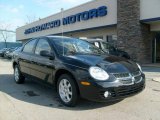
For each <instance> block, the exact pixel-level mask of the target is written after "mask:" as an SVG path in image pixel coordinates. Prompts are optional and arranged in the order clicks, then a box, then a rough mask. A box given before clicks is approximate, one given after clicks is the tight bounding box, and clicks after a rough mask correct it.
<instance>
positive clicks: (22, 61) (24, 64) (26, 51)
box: [19, 39, 37, 75]
mask: <svg viewBox="0 0 160 120" xmlns="http://www.w3.org/2000/svg"><path fill="white" fill-rule="evenodd" d="M36 42H37V39H34V40H31V41H29V42H28V43H26V44H25V45H24V47H23V49H22V52H20V53H19V65H20V69H21V72H23V73H25V74H28V75H30V68H31V64H32V56H33V55H34V51H33V50H34V47H35V44H36Z"/></svg>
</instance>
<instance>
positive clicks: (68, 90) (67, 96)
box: [59, 79, 72, 102]
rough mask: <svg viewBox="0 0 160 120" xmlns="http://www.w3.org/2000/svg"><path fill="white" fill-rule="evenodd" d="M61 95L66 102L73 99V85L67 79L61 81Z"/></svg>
mask: <svg viewBox="0 0 160 120" xmlns="http://www.w3.org/2000/svg"><path fill="white" fill-rule="evenodd" d="M59 95H60V97H61V99H62V100H63V101H64V102H70V101H71V99H72V86H71V84H70V82H69V81H68V80H67V79H62V80H61V81H60V83H59Z"/></svg>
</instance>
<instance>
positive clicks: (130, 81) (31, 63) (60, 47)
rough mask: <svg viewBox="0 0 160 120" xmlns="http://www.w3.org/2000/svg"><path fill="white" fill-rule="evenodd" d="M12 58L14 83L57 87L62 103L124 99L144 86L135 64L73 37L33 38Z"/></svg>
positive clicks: (74, 103)
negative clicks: (36, 82)
mask: <svg viewBox="0 0 160 120" xmlns="http://www.w3.org/2000/svg"><path fill="white" fill-rule="evenodd" d="M13 58H14V59H13V68H14V79H15V82H16V83H23V82H24V80H25V78H30V79H31V78H32V79H36V80H39V81H43V83H44V82H45V83H49V84H51V85H53V86H55V87H56V88H57V93H58V95H59V98H60V100H61V102H62V103H63V104H65V105H66V106H75V105H76V103H77V100H78V98H79V97H82V98H85V99H88V100H92V101H99V102H105V101H112V100H119V99H124V98H126V97H128V96H132V95H135V94H137V93H139V92H141V91H142V90H143V89H144V87H145V75H144V73H143V72H142V70H141V67H140V65H139V64H137V63H135V62H132V61H130V60H126V59H123V58H119V57H116V56H111V55H106V53H105V52H103V51H102V50H101V49H99V48H97V47H95V46H94V45H92V44H90V43H89V42H87V41H84V40H79V39H76V38H68V37H58V36H46V37H39V38H34V39H31V40H30V41H28V42H27V43H26V44H25V45H24V46H23V47H22V49H21V50H19V51H18V52H16V54H15V55H14V57H13Z"/></svg>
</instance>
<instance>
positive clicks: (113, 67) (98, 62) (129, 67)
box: [68, 55, 139, 73]
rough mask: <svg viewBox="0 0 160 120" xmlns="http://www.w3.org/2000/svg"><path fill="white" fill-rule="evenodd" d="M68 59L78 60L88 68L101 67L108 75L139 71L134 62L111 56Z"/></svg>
mask: <svg viewBox="0 0 160 120" xmlns="http://www.w3.org/2000/svg"><path fill="white" fill-rule="evenodd" d="M68 57H69V58H72V59H75V60H79V61H81V62H83V63H86V64H88V65H89V66H98V67H101V68H103V69H104V70H106V71H107V72H110V73H117V72H135V71H138V70H139V68H138V66H137V64H136V63H135V62H133V61H131V60H127V59H124V58H121V57H116V56H112V55H101V56H96V55H73V56H68Z"/></svg>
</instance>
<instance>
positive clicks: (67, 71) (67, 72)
mask: <svg viewBox="0 0 160 120" xmlns="http://www.w3.org/2000/svg"><path fill="white" fill-rule="evenodd" d="M63 74H67V75H69V76H71V77H72V78H73V80H74V82H75V84H76V87H77V90H78V93H80V92H79V86H78V83H77V81H76V77H75V76H74V75H73V73H72V72H70V71H69V70H66V69H59V70H57V71H56V73H55V76H54V83H53V84H54V85H55V86H56V87H57V82H58V79H59V77H60V76H61V75H63Z"/></svg>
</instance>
